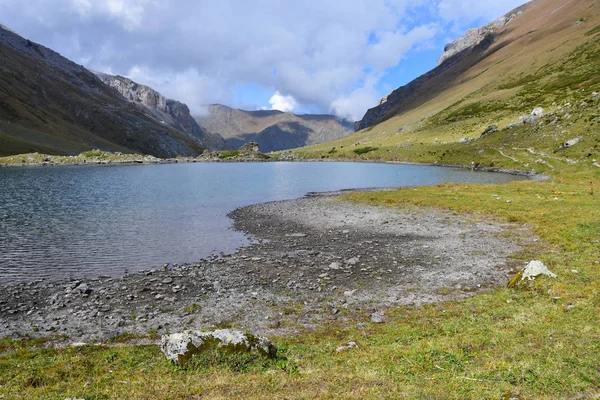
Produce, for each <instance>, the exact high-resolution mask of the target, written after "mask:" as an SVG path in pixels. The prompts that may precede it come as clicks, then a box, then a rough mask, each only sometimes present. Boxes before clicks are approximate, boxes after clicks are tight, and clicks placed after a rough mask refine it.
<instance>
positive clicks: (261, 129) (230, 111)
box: [195, 104, 353, 152]
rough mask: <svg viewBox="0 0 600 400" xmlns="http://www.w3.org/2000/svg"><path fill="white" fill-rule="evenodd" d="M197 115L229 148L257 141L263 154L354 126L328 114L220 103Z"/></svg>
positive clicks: (317, 140)
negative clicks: (243, 108) (296, 112)
mask: <svg viewBox="0 0 600 400" xmlns="http://www.w3.org/2000/svg"><path fill="white" fill-rule="evenodd" d="M205 107H206V110H207V114H206V115H201V116H196V117H195V119H196V120H197V121H198V124H199V125H200V126H202V127H203V128H204V129H205V130H206V131H208V132H211V133H218V134H220V135H221V136H223V137H224V138H225V140H226V141H227V143H228V144H229V145H230V147H234V148H237V147H240V146H241V145H243V144H244V143H247V142H256V143H258V144H259V146H260V148H261V150H262V151H265V152H268V151H277V150H285V149H289V148H294V147H301V146H306V145H310V144H318V143H323V142H327V141H330V140H335V139H339V138H341V137H344V136H346V135H348V134H350V133H351V132H352V128H353V124H352V123H350V122H349V121H346V120H343V119H340V118H338V117H336V116H333V115H328V114H299V115H298V114H294V113H290V112H283V111H279V110H256V111H248V110H240V109H235V108H232V107H228V106H225V105H222V104H209V105H206V106H205Z"/></svg>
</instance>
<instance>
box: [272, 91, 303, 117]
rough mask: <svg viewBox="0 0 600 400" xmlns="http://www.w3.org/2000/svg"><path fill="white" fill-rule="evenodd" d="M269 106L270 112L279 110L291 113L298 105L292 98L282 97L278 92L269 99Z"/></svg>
mask: <svg viewBox="0 0 600 400" xmlns="http://www.w3.org/2000/svg"><path fill="white" fill-rule="evenodd" d="M269 104H270V105H271V110H279V111H283V112H292V111H294V109H295V108H296V107H298V103H297V102H296V100H294V98H293V97H292V96H289V95H288V96H284V95H282V94H281V93H279V90H277V91H276V92H275V94H273V96H271V98H270V99H269Z"/></svg>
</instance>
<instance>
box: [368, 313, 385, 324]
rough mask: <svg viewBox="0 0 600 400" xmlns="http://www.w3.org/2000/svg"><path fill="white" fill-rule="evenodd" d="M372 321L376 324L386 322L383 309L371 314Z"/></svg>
mask: <svg viewBox="0 0 600 400" xmlns="http://www.w3.org/2000/svg"><path fill="white" fill-rule="evenodd" d="M371 322H373V323H375V324H383V323H384V322H385V315H384V314H383V311H375V312H374V313H373V314H371Z"/></svg>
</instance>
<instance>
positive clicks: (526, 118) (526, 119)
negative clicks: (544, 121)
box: [519, 114, 537, 125]
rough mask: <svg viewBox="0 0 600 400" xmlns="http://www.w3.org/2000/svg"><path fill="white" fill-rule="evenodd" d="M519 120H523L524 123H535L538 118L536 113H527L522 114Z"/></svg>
mask: <svg viewBox="0 0 600 400" xmlns="http://www.w3.org/2000/svg"><path fill="white" fill-rule="evenodd" d="M519 120H520V121H521V123H522V124H526V125H533V124H535V123H536V121H537V118H536V116H535V115H532V114H526V115H521V117H519Z"/></svg>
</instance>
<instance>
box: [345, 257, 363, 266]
mask: <svg viewBox="0 0 600 400" xmlns="http://www.w3.org/2000/svg"><path fill="white" fill-rule="evenodd" d="M359 261H360V259H359V258H358V257H352V258H349V259H347V260H346V261H345V263H346V264H348V265H356V264H358V262H359Z"/></svg>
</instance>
